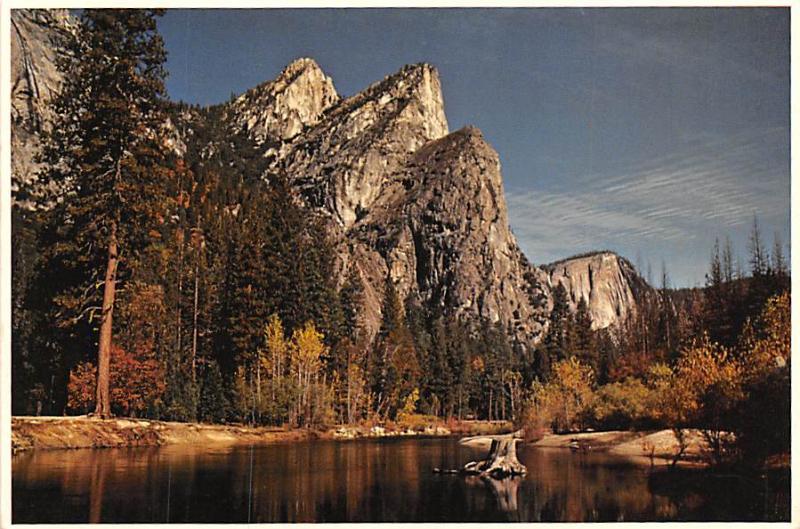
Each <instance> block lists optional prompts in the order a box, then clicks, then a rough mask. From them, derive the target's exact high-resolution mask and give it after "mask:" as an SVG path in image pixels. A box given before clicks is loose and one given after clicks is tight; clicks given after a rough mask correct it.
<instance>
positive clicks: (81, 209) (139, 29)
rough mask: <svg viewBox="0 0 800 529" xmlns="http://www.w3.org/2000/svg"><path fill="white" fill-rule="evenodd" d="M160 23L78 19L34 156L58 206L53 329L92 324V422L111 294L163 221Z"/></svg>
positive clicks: (103, 409)
mask: <svg viewBox="0 0 800 529" xmlns="http://www.w3.org/2000/svg"><path fill="white" fill-rule="evenodd" d="M161 14H162V11H161V10H139V9H87V10H84V11H83V12H82V14H81V18H80V23H79V25H78V29H77V32H78V38H77V39H76V41H75V45H74V46H73V48H72V49H70V50H69V53H67V54H65V57H66V58H65V59H63V60H62V62H61V63H60V64H59V69H60V70H61V71H62V72H63V73H64V78H65V81H64V85H63V86H62V92H61V95H60V96H59V97H58V99H57V100H56V102H55V115H56V116H57V117H56V123H55V124H54V126H53V130H52V132H51V133H50V134H49V135H48V136H47V137H46V138H45V144H44V148H43V161H44V162H46V163H45V166H44V167H46V170H45V171H44V173H43V174H42V175H41V181H42V183H43V185H44V186H45V187H46V188H50V189H59V190H60V192H61V196H62V197H63V201H62V202H61V203H60V204H59V205H58V206H57V207H56V208H55V209H54V210H53V212H52V216H51V222H52V227H51V229H50V232H51V235H53V236H54V239H55V240H54V241H51V242H52V243H53V244H52V245H51V246H50V248H49V255H48V256H47V259H48V261H49V264H50V265H52V266H63V267H66V268H67V269H70V270H71V271H70V273H69V276H70V279H71V280H72V281H71V284H66V283H65V284H64V288H63V289H62V290H61V292H56V293H55V296H54V297H53V298H52V299H53V301H54V303H55V304H56V306H57V313H58V316H59V320H60V324H61V325H64V326H66V327H73V326H74V325H75V324H77V322H79V321H81V320H83V319H84V318H89V320H90V321H93V320H94V318H99V322H100V329H99V338H98V344H99V345H98V375H97V380H98V383H97V395H96V408H95V413H96V414H97V415H99V416H101V417H108V416H109V415H110V413H111V403H110V398H109V369H110V354H111V345H112V338H113V316H114V308H115V302H116V294H117V286H118V283H119V282H120V281H122V280H124V279H125V277H126V276H127V275H129V274H130V272H131V270H132V269H133V268H134V267H135V260H136V258H137V256H138V255H139V253H140V252H141V251H142V249H143V248H144V247H145V246H147V245H148V244H149V243H150V242H151V237H152V231H153V230H154V229H155V228H157V226H158V225H159V224H160V223H161V222H163V219H164V218H166V216H167V211H166V210H167V208H166V205H167V201H166V199H165V196H164V190H165V185H164V181H165V180H167V179H168V178H169V177H170V171H169V169H168V167H167V164H166V160H167V152H166V147H165V143H164V141H163V140H162V137H161V130H162V127H163V123H164V116H163V112H162V103H161V96H162V95H163V92H164V83H163V80H164V76H165V72H164V69H163V64H164V61H165V58H166V54H165V51H164V46H163V42H162V40H161V37H160V36H159V35H158V34H157V31H156V17H157V16H159V15H161ZM44 200H46V201H48V202H51V201H52V200H53V198H52V197H47V196H46V197H45V198H44ZM100 286H102V287H103V288H102V292H101V290H100V288H99V287H100ZM92 330H93V329H92Z"/></svg>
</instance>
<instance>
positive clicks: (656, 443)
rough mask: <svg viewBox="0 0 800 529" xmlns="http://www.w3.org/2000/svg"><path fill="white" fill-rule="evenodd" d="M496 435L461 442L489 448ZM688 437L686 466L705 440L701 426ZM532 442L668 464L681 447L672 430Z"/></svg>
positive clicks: (550, 436)
mask: <svg viewBox="0 0 800 529" xmlns="http://www.w3.org/2000/svg"><path fill="white" fill-rule="evenodd" d="M514 436H515V437H522V433H521V432H515V434H514ZM494 437H497V436H491V435H489V436H477V437H466V438H464V439H462V440H461V443H462V444H465V445H469V446H478V447H485V448H487V449H488V447H489V445H491V442H492V439H493V438H494ZM688 439H689V443H688V446H687V448H686V451H685V452H684V454H683V456H682V458H681V462H680V463H679V464H681V465H684V466H686V465H697V464H700V460H701V459H702V456H703V452H704V450H706V443H705V441H704V440H703V437H702V435H701V433H700V432H699V431H698V430H688ZM520 442H524V441H520ZM530 444H531V446H536V447H540V448H562V449H564V448H566V449H571V450H574V451H576V452H588V451H592V452H608V453H610V454H614V455H618V456H622V457H625V458H627V459H629V460H631V461H633V462H636V463H642V464H648V465H649V464H651V463H652V464H653V465H666V464H669V463H671V461H672V457H673V455H674V454H675V453H676V452H677V450H678V441H677V439H676V438H675V434H674V433H673V431H672V430H659V431H649V432H631V431H609V432H581V433H570V434H548V435H545V436H544V437H543V438H542V439H540V440H538V441H536V442H533V443H530Z"/></svg>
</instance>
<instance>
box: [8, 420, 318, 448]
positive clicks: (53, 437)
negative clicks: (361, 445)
mask: <svg viewBox="0 0 800 529" xmlns="http://www.w3.org/2000/svg"><path fill="white" fill-rule="evenodd" d="M318 436H319V434H318V433H316V432H313V431H310V430H284V429H281V428H250V427H244V426H233V425H212V424H194V423H179V422H165V421H151V420H144V419H123V418H120V419H108V420H102V419H96V418H91V417H86V416H79V417H13V418H12V419H11V448H12V451H14V452H16V451H19V450H30V449H33V448H37V449H54V448H120V447H126V446H159V445H165V444H219V443H279V442H289V441H300V440H306V439H312V438H315V437H318Z"/></svg>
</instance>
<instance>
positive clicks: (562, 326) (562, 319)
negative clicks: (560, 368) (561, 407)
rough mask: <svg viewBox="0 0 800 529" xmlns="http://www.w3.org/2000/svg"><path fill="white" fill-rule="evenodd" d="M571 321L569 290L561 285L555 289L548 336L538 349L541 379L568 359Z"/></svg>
mask: <svg viewBox="0 0 800 529" xmlns="http://www.w3.org/2000/svg"><path fill="white" fill-rule="evenodd" d="M570 320H571V314H570V309H569V300H568V297H567V289H566V288H564V285H563V284H562V283H559V284H558V285H556V287H555V288H554V289H553V308H552V310H551V311H550V317H549V320H548V321H549V325H548V328H547V334H546V335H545V337H544V340H543V341H542V344H541V346H540V347H538V348H537V353H538V354H537V355H536V356H537V361H536V371H537V372H538V374H539V375H540V376H541V377H544V378H546V377H547V376H548V375H549V373H550V366H551V365H552V364H553V363H555V362H557V361H558V360H562V359H564V358H566V356H567V353H568V339H569V329H570Z"/></svg>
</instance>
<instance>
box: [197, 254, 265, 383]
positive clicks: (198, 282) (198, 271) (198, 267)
mask: <svg viewBox="0 0 800 529" xmlns="http://www.w3.org/2000/svg"><path fill="white" fill-rule="evenodd" d="M199 273H200V257H199V256H197V255H195V262H194V313H193V314H192V320H193V329H192V384H194V383H196V382H197V367H196V366H197V307H198V301H199V296H198V294H199V291H198V287H199V285H200V279H199V277H198V275H199ZM259 388H260V386H259ZM259 395H260V393H259Z"/></svg>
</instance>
